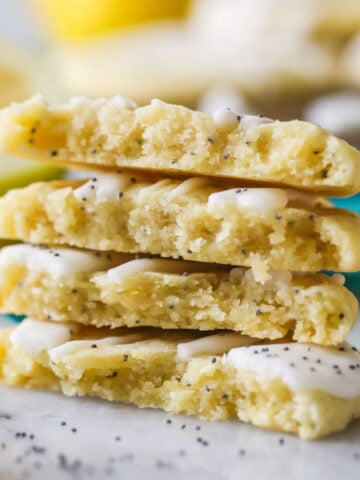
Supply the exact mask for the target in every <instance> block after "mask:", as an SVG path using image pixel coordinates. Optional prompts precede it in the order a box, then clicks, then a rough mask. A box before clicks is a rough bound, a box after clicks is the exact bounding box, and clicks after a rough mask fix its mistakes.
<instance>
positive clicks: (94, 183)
mask: <svg viewBox="0 0 360 480" xmlns="http://www.w3.org/2000/svg"><path fill="white" fill-rule="evenodd" d="M132 178H134V177H133V176H131V175H130V174H125V173H121V174H117V173H104V174H101V175H96V176H94V177H92V178H91V179H90V180H89V181H88V182H86V183H84V185H82V186H81V187H79V188H77V189H75V190H74V192H73V193H74V197H76V198H77V199H78V200H82V201H86V200H87V199H89V198H95V201H96V202H97V203H102V202H113V201H115V200H119V198H120V196H121V195H122V193H123V191H124V190H125V189H126V188H127V187H128V186H129V185H130V184H131V181H132V180H131V179H132Z"/></svg>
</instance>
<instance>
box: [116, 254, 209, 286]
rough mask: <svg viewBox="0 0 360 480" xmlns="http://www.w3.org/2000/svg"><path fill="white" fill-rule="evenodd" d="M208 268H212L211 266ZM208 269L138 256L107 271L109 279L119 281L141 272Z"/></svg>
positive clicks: (205, 266) (197, 265)
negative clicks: (138, 257)
mask: <svg viewBox="0 0 360 480" xmlns="http://www.w3.org/2000/svg"><path fill="white" fill-rule="evenodd" d="M210 268H214V267H211V266H210ZM208 269H209V265H207V264H205V265H202V264H199V263H195V262H184V261H181V260H165V259H160V258H140V259H137V260H132V261H130V262H127V263H123V264H122V265H119V266H118V267H115V268H112V269H111V270H109V271H108V272H107V276H108V278H109V280H112V281H114V282H120V281H121V280H123V279H124V278H127V277H131V276H132V275H136V274H137V273H142V272H160V273H177V274H181V273H183V272H187V273H192V272H203V271H206V270H208Z"/></svg>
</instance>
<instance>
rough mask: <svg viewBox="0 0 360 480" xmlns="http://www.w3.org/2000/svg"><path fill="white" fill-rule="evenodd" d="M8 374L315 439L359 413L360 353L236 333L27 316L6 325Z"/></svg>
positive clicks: (12, 379) (67, 390)
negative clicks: (87, 324) (92, 325)
mask: <svg viewBox="0 0 360 480" xmlns="http://www.w3.org/2000/svg"><path fill="white" fill-rule="evenodd" d="M0 378H2V380H3V381H4V382H5V383H6V384H8V385H13V386H20V387H25V388H42V389H50V390H60V391H62V392H63V393H64V394H65V395H70V396H75V395H76V396H83V395H91V396H95V397H100V398H103V399H106V400H110V401H121V402H126V403H132V404H135V405H138V406H139V407H155V408H162V409H164V410H166V411H169V412H173V413H185V414H191V415H197V416H199V417H202V418H208V419H211V420H224V419H227V418H239V419H240V420H243V421H245V422H249V423H253V424H254V425H258V426H260V427H265V428H272V429H275V430H280V431H285V432H293V433H296V434H298V435H300V436H301V437H302V438H305V439H313V438H317V437H320V436H323V435H326V434H328V433H330V432H333V431H337V430H341V429H343V428H345V427H346V425H347V424H348V423H350V422H351V421H352V420H354V419H355V418H357V417H359V416H360V387H359V380H360V354H359V353H358V352H357V351H356V349H355V348H352V347H351V346H350V345H349V344H346V343H344V344H342V345H341V346H339V347H337V348H324V347H319V346H315V345H311V344H307V343H305V344H301V343H280V344H271V343H265V342H262V343H259V340H257V341H256V340H254V339H252V338H251V337H247V336H243V335H241V334H238V333H234V332H231V333H228V334H216V335H210V336H206V337H201V336H199V334H198V333H196V332H188V333H186V332H181V331H172V332H171V331H169V332H165V331H163V330H156V329H152V330H141V329H140V330H138V329H128V330H125V329H122V330H109V329H106V328H103V329H89V328H87V329H84V328H83V327H79V326H78V325H76V324H58V323H52V322H40V321H37V320H33V319H27V320H25V321H24V322H23V323H22V324H20V325H19V326H17V327H15V328H13V329H8V330H3V331H0Z"/></svg>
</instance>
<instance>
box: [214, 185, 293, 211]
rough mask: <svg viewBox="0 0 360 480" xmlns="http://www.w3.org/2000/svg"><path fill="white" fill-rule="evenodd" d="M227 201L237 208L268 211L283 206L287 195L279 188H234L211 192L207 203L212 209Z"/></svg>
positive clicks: (286, 200)
mask: <svg viewBox="0 0 360 480" xmlns="http://www.w3.org/2000/svg"><path fill="white" fill-rule="evenodd" d="M229 203H230V204H235V205H236V206H237V207H239V208H253V209H257V210H262V211H264V212H268V211H276V210H282V209H283V208H285V207H286V205H287V203H288V196H287V194H286V192H285V191H284V190H281V189H279V188H234V189H231V190H224V191H221V192H216V193H212V194H211V195H209V198H208V203H207V204H208V208H209V209H210V210H212V209H218V208H219V207H220V208H221V207H222V206H224V205H226V204H229Z"/></svg>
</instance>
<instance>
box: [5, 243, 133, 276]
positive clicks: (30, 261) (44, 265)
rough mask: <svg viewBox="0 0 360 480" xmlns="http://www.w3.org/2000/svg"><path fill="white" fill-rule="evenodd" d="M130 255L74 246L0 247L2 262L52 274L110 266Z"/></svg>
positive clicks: (105, 268)
mask: <svg viewBox="0 0 360 480" xmlns="http://www.w3.org/2000/svg"><path fill="white" fill-rule="evenodd" d="M129 258H131V256H130V255H126V254H121V253H112V254H110V253H106V252H104V253H100V252H84V251H81V250H76V249H71V248H53V249H52V248H46V247H38V246H35V245H27V244H19V245H10V246H8V247H3V248H2V249H1V250H0V264H2V265H6V264H11V263H16V264H19V265H24V266H25V267H26V268H28V269H29V270H34V271H40V272H45V273H47V274H49V275H50V276H51V277H53V278H58V277H61V276H63V275H71V274H74V273H80V272H93V271H98V270H108V269H109V268H111V267H113V266H114V265H119V263H121V262H123V261H127V260H129Z"/></svg>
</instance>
